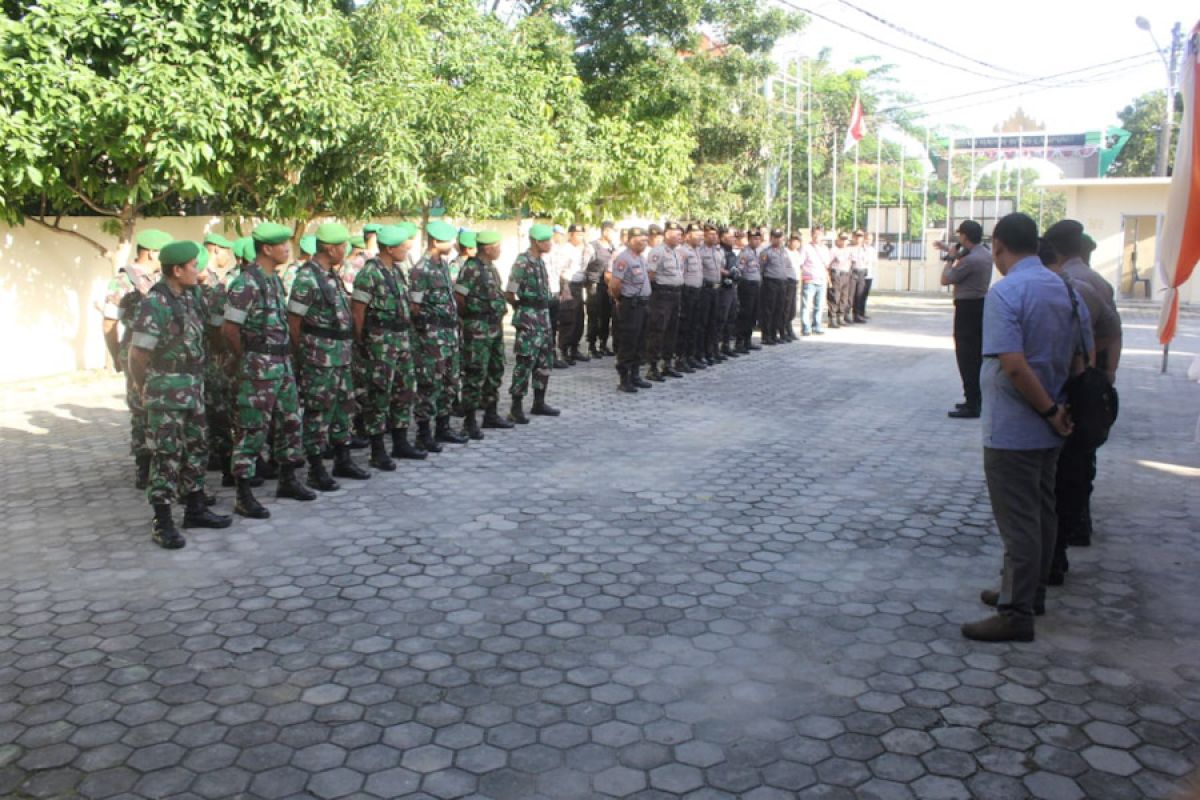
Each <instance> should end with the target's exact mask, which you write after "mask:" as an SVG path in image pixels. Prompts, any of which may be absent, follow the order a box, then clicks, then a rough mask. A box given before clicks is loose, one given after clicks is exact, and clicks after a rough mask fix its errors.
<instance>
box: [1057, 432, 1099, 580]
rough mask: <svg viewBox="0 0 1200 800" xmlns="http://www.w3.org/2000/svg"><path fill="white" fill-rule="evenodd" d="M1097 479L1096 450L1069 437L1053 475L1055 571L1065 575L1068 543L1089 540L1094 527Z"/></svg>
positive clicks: (1075, 438)
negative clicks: (1056, 520)
mask: <svg viewBox="0 0 1200 800" xmlns="http://www.w3.org/2000/svg"><path fill="white" fill-rule="evenodd" d="M1095 480H1096V449H1095V448H1091V447H1084V446H1082V445H1080V444H1079V439H1078V437H1075V436H1068V437H1067V440H1066V442H1064V443H1063V447H1062V450H1060V451H1059V454H1058V470H1057V472H1056V473H1055V476H1054V510H1055V513H1056V514H1057V516H1058V539H1057V541H1056V542H1055V543H1054V564H1053V567H1052V569H1053V571H1054V572H1066V571H1067V567H1068V566H1069V565H1068V563H1067V543H1068V542H1069V541H1070V540H1071V539H1072V538H1075V537H1077V536H1078V537H1081V538H1090V536H1091V527H1092V512H1091V502H1092V483H1093V481H1095Z"/></svg>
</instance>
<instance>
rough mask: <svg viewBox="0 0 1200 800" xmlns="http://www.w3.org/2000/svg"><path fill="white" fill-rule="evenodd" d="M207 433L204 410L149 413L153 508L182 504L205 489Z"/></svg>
mask: <svg viewBox="0 0 1200 800" xmlns="http://www.w3.org/2000/svg"><path fill="white" fill-rule="evenodd" d="M207 432H208V422H207V421H206V420H205V418H204V409H203V408H200V409H198V410H185V409H173V408H171V409H163V408H153V409H150V410H149V411H147V412H146V446H147V447H148V448H149V449H150V485H149V486H148V487H147V488H146V499H147V500H149V501H150V504H151V505H155V504H158V503H172V502H174V501H176V500H182V499H183V498H185V497H187V496H188V495H189V494H191V493H192V492H194V491H198V490H201V489H203V488H204V470H205V468H206V467H207V466H208V438H207Z"/></svg>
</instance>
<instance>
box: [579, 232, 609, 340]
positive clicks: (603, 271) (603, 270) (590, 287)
mask: <svg viewBox="0 0 1200 800" xmlns="http://www.w3.org/2000/svg"><path fill="white" fill-rule="evenodd" d="M611 227H612V223H611V222H605V223H604V224H603V225H602V226H601V228H602V229H604V230H607V229H609V228H611ZM615 255H616V249H615V248H614V247H613V246H612V245H611V244H609V243H608V240H607V239H605V238H603V237H601V238H599V239H597V240H596V241H594V242H592V259H591V261H589V262H588V265H587V270H586V271H585V280H586V282H587V286H586V294H587V340H588V355H589V356H591V357H592V358H600V357H601V356H611V355H613V351H612V350H609V349H608V336H609V330H610V329H611V327H612V316H613V305H612V297H610V296H609V293H608V272H609V266H610V265H611V264H612V260H613V257H614V256H615ZM614 344H615V343H614Z"/></svg>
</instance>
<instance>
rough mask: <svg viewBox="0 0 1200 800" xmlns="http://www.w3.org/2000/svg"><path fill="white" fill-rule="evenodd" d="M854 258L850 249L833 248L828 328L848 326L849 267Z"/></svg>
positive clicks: (849, 310)
mask: <svg viewBox="0 0 1200 800" xmlns="http://www.w3.org/2000/svg"><path fill="white" fill-rule="evenodd" d="M853 258H854V250H853V248H851V247H848V246H847V247H834V248H833V253H832V255H831V257H830V260H829V327H831V328H837V327H840V326H842V325H849V324H850V322H851V317H850V314H851V309H850V290H851V279H850V267H851V261H852V259H853Z"/></svg>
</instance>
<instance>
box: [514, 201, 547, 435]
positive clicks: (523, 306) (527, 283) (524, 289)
mask: <svg viewBox="0 0 1200 800" xmlns="http://www.w3.org/2000/svg"><path fill="white" fill-rule="evenodd" d="M553 235H554V231H553V229H552V228H551V227H550V226H549V225H534V226H533V227H532V228H530V229H529V250H528V251H527V252H524V253H522V254H521V255H519V256H517V260H516V262H515V263H514V264H513V266H512V271H511V272H510V273H509V276H508V285H507V286H506V287H505V296H506V297H507V299H508V302H509V303H511V304H512V305H513V307H514V308H515V309H516V313H515V314H514V315H513V327H514V328H516V330H517V338H516V341H515V342H514V344H513V355H514V356H516V360H517V363H516V365H515V366H514V367H513V375H512V385H511V387H510V389H509V392H510V393H511V394H512V410H510V411H509V413H508V418H509V419H510V420H512V421H513V422H516V423H518V424H520V425H528V424H529V418H528V417H527V416H525V411H524V409H523V408H522V401H523V400H524V398H525V394H526V392H528V391H529V381H530V378H532V379H533V396H534V398H535V399H534V403H533V406H532V407H531V408H530V409H529V411H530V413H531V414H538V415H542V416H547V417H557V416H558V415H559V413H560V412H559V411H558V409H556V408H552V407H550V406H548V405H546V385H547V384H548V383H549V381H550V370H551V368H552V366H553V364H554V328H552V327H551V326H550V312H549V306H550V299H551V297H552V296H553V292H552V291H551V289H550V281H549V278H548V276H547V275H546V261H545V258H546V254H547V253H549V252H550V248H551V247H552V244H551V241H550V240H551V237H552V236H553Z"/></svg>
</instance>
